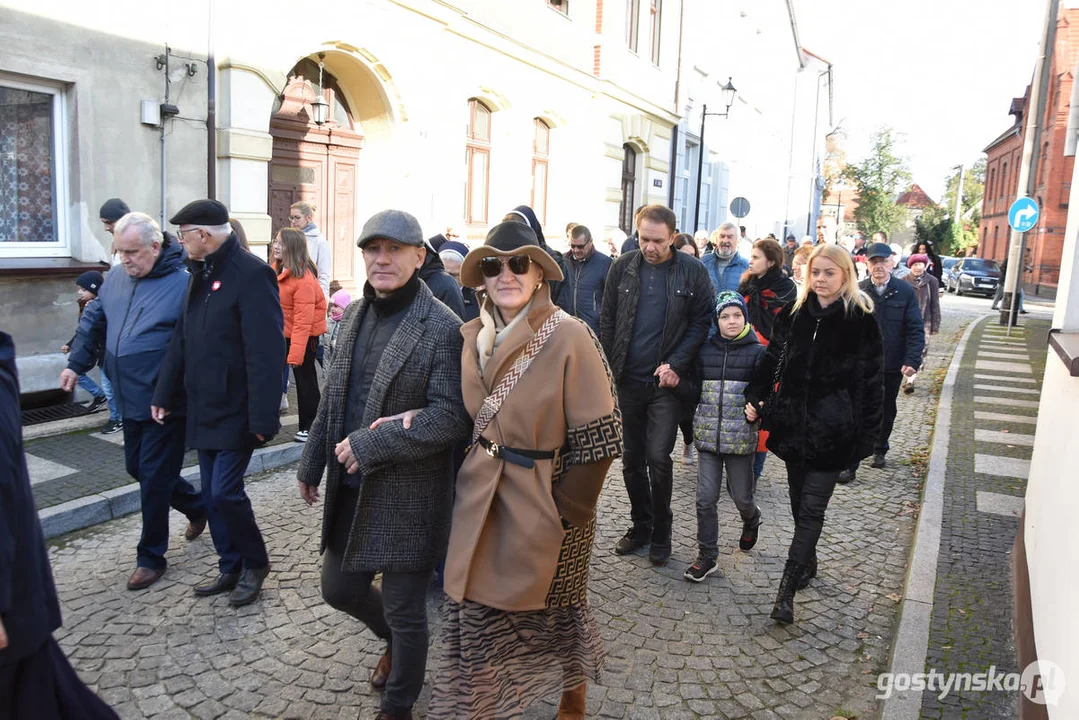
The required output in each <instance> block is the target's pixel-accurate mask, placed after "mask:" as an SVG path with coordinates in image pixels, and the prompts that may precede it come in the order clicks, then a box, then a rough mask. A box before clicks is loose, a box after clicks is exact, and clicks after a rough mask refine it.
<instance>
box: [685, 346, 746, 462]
mask: <svg viewBox="0 0 1079 720" xmlns="http://www.w3.org/2000/svg"><path fill="white" fill-rule="evenodd" d="M763 354H764V346H763V345H761V344H760V341H759V340H758V339H757V334H756V333H755V332H754V331H753V328H752V327H748V328H747V329H746V332H745V333H744V334H743V335H742V336H741V337H738V338H735V339H733V340H728V339H726V338H724V337H723V336H722V335H720V334H719V333H716V334H715V335H713V336H712V338H711V339H710V340H708V342H706V343H705V344H704V345H703V346H701V352H700V354H699V355H698V356H697V368H696V372H695V373H694V374H693V375H692V376H690V377H689V378H687V380H686V382H683V383H679V388H682V386H683V385H685V386H686V387H685V389H684V390H683V391H682V393H683V396H684V399H688V400H690V401H698V405H697V413H696V415H694V417H693V439H694V444H695V445H696V446H697V449H698V450H702V451H704V452H710V453H719V454H722V455H748V454H750V453H752V452H753V451H755V450H756V449H757V423H750V422H748V421H747V420H746V414H745V407H746V398H745V390H746V386H747V385H749V381H750V380H752V379H753V373H754V372H755V371H756V369H757V365H758V364H759V363H760V360H761V356H762V355H763Z"/></svg>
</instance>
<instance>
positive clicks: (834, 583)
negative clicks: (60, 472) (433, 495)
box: [35, 306, 974, 720]
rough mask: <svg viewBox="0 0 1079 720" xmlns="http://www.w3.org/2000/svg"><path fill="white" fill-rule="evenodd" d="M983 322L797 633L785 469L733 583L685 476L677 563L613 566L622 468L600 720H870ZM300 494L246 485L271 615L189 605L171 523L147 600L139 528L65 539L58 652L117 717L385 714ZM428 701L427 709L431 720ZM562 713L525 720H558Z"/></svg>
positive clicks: (541, 711)
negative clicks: (943, 402)
mask: <svg viewBox="0 0 1079 720" xmlns="http://www.w3.org/2000/svg"><path fill="white" fill-rule="evenodd" d="M946 307H947V306H946ZM972 317H974V314H973V313H972V312H971V311H970V310H969V309H967V308H965V307H960V308H959V309H958V310H955V311H952V310H949V309H946V314H945V320H944V327H943V330H942V332H941V334H940V335H939V336H938V337H937V338H936V339H935V342H934V344H933V347H932V350H931V353H930V360H929V367H928V368H927V370H926V372H925V373H924V374H923V377H922V380H921V381H920V382H921V383H922V384H921V387H920V388H919V390H918V392H917V393H916V394H915V395H911V396H907V395H902V396H901V397H900V414H899V417H898V419H897V423H896V429H895V432H894V435H893V450H892V452H891V453H890V455H889V465H888V467H887V468H885V469H884V470H874V469H871V468H869V467H868V466H865V467H863V469H862V470H860V472H859V474H858V479H857V480H856V481H855V482H854V483H853V484H851V485H849V486H844V487H839V488H837V491H836V494H835V497H834V498H833V500H832V504H831V507H830V509H829V516H828V518H827V520H826V523H825V529H824V535H823V536H822V539H821V543H820V559H821V567H820V576H819V577H818V579H816V580H815V581H814V582H813V583H812V584H811V585H810V587H809V588H808V589H806V590H805V591H803V592H800V593H799V594H798V597H797V601H796V623H795V624H794V625H792V626H789V627H782V626H777V625H775V624H774V623H772V621H770V620H769V619H768V613H769V612H770V610H771V605H772V600H773V599H774V596H775V591H776V588H777V586H778V583H779V578H780V575H781V574H782V569H783V563H784V560H785V557H786V549H787V545H788V543H789V541H790V537H791V532H792V529H793V528H792V522H791V520H790V518H789V505H788V501H787V489H786V482H785V475H784V472H783V468H782V464H781V463H780V462H779V461H778V460H777V459H776V458H774V457H772V458H769V460H768V464H767V466H766V468H765V474H764V478H763V479H762V481H761V485H760V488H759V504H760V505H761V508H762V510H763V513H764V523H765V524H764V526H763V527H762V531H761V537H760V541H759V542H758V544H757V546H756V547H755V548H754V549H753V550H752V551H750V552H748V553H743V552H741V551H739V550H738V549H737V537H738V534H739V531H740V527H741V523H740V521H739V519H738V518H737V514H736V512H735V511H734V509H733V506H732V504H731V503H730V502H728V501H727V500H726V499H724V500H722V501H721V504H720V521H721V526H720V527H721V536H720V542H721V554H720V558H719V564H720V568H721V571H722V573H721V574H717V575H714V576H712V577H711V578H709V580H708V581H706V582H704V583H702V584H700V585H696V584H692V583H689V582H687V581H686V580H684V579H683V577H682V572H683V571H684V569H685V568H686V566H688V565H689V563H691V562H692V561H693V559H694V558H695V556H696V542H695V531H696V522H695V510H694V506H695V503H694V497H695V495H694V493H695V482H696V481H695V476H696V469H695V468H693V467H689V468H687V467H683V466H682V465H681V464H680V463H678V462H677V461H676V465H675V490H674V513H675V533H674V555H673V557H672V560H671V562H670V564H669V565H668V566H667V567H665V568H661V569H654V568H652V567H651V565H650V564H649V563H648V561H647V558H646V557H644V556H630V557H617V556H615V555H613V554H612V553H611V548H612V547H613V545H614V543H615V541H616V540H617V539H618V538H619V537H620V536H621V535H622V533H623V532H624V531H625V528H626V526H627V525H628V517H629V503H628V500H627V498H626V493H625V489H624V487H623V485H622V480H621V468H620V465H619V464H617V463H616V464H615V465H614V467H612V470H611V473H610V476H609V478H608V482H607V485H606V487H605V488H604V491H603V494H602V496H601V499H600V506H599V511H598V518H599V522H598V531H597V545H596V550H595V553H594V554H593V562H592V577H591V583H590V591H591V594H590V597H591V603H592V606H593V609H594V612H595V614H596V617H597V620H598V621H599V623H600V626H601V628H602V634H603V636H604V639H605V641H606V646H607V649H608V653H609V659H608V663H607V668H606V671H605V672H604V676H603V681H602V683H601V684H600V685H598V686H595V687H590V688H589V695H588V698H589V699H588V712H589V716H590V717H592V716H596V717H611V718H663V719H664V720H667V719H677V718H745V717H752V718H758V719H764V718H830V717H832V716H834V715H838V714H843V715H846V716H851V717H853V716H857V717H860V718H869V717H874V716H875V715H876V714H877V713H878V712H879V708H878V701H877V700H876V698H875V696H876V694H877V692H878V691H877V688H876V678H877V674H878V673H880V672H882V671H883V670H884V669H885V668H886V667H887V663H888V656H889V651H890V648H891V644H892V636H893V632H894V630H895V627H896V624H897V608H898V605H897V603H898V601H899V600H900V599H901V596H900V593H901V592H902V587H903V584H904V581H905V579H906V563H907V558H908V552H909V549H910V545H911V541H912V536H913V529H914V523H915V518H916V512H917V507H918V502H919V499H920V481H921V475H922V474H923V472H924V465H923V464H922V461H923V460H924V457H925V452H926V448H927V445H928V441H929V433H930V425H931V416H932V407H933V406H934V405H935V398H934V397H933V396H932V395H931V393H930V392H929V390H930V386H931V385H932V384H933V382H932V381H933V370H934V368H939V367H940V366H942V365H944V364H946V363H947V361H948V360H949V358H950V355H951V351H952V348H953V347H954V345H955V343H956V341H957V339H958V337H959V335H960V333H961V330H962V328H963V327H964V326H965V325H966V323H968V322H969V321H970V320H971V319H972ZM98 442H100V441H98ZM680 453H681V446H680V445H679V447H678V448H676V450H675V455H676V457H677V456H679V455H680ZM911 458H913V459H914V460H913V462H912V460H911ZM294 478H295V476H294V474H293V472H292V471H291V470H290V469H284V470H281V471H278V472H273V473H268V474H265V475H263V476H259V477H257V478H253V479H252V480H253V482H252V483H251V484H250V485H249V492H250V494H251V497H252V501H253V503H254V507H255V513H256V517H257V518H258V521H259V524H260V526H261V527H262V528H263V531H264V533H265V535H266V539H267V544H268V546H269V550H270V555H271V563H272V565H273V568H274V571H273V572H272V573H271V575H270V577H269V579H268V581H267V585H266V590H265V592H264V595H263V597H262V599H261V600H260V601H259V602H258V603H256V604H254V605H252V606H249V607H246V608H242V609H240V610H233V609H231V608H229V607H228V605H227V603H226V602H225V599H224V598H220V597H219V598H214V599H209V600H199V599H196V598H195V597H194V596H193V595H192V593H191V588H192V587H193V586H194V585H195V584H198V583H199V582H201V581H203V580H204V579H205V578H207V577H210V576H212V575H213V573H214V567H215V556H214V553H213V549H212V546H211V545H210V542H209V539H208V538H202V539H199V540H196V541H195V542H193V543H185V542H184V541H183V540H182V539H180V532H181V529H182V527H183V522H182V518H180V517H179V516H178V515H177V516H175V517H174V520H175V522H174V523H173V531H174V532H173V535H174V538H175V539H176V542H175V543H174V545H173V548H172V550H171V551H170V553H169V560H170V568H169V571H168V573H167V574H166V576H165V578H164V579H163V580H162V581H161V582H160V583H159V584H158V585H156V586H154V587H152V588H150V589H149V590H147V591H145V592H141V593H132V592H128V591H127V590H125V589H123V583H124V581H125V579H126V576H127V574H128V573H129V572H130V569H131V567H132V565H133V562H134V547H135V544H136V542H137V539H138V532H139V520H138V518H137V517H128V518H122V519H119V520H115V521H111V522H108V523H105V524H102V525H99V526H97V527H95V528H92V529H89V530H84V531H82V532H80V533H76V534H73V535H69V536H65V537H63V538H59V539H57V540H55V541H54V542H53V544H52V546H51V553H50V554H51V559H52V562H53V571H54V574H55V576H56V579H57V587H58V590H59V592H60V596H61V602H62V605H63V610H64V618H65V627H64V628H63V629H62V630H61V631H60V632H59V633H58V637H59V639H60V642H61V644H62V645H63V647H64V649H65V651H67V652H68V653H69V654H70V657H71V658H72V661H73V663H74V664H75V666H76V668H77V669H78V670H79V671H80V673H81V674H82V676H83V677H84V678H85V679H86V681H87V682H89V683H90V684H91V685H93V686H94V687H95V688H96V689H97V690H98V691H99V692H100V694H101V695H102V697H104V698H105V699H106V700H107V701H108V702H110V703H112V704H113V705H114V706H116V707H117V709H118V711H119V712H120V714H121V715H122V716H123V717H124V718H142V717H152V718H189V717H198V718H216V717H225V718H247V717H285V718H293V717H295V718H357V717H368V716H370V715H373V714H374V711H375V709H376V708H377V702H378V698H377V696H376V695H375V694H374V693H372V692H371V690H370V688H369V686H368V684H367V680H368V678H369V676H370V672H371V669H372V668H373V666H374V663H375V661H376V660H377V658H378V655H379V654H380V653H381V647H380V644H379V641H377V639H376V638H375V637H374V636H373V635H372V634H371V633H370V632H368V631H367V630H366V629H364V628H363V627H362V626H361V625H360V624H358V623H356V622H355V621H353V620H352V619H350V618H348V617H347V616H345V615H343V614H342V613H338V612H336V611H334V610H332V609H330V608H329V607H327V606H326V605H325V604H324V603H323V602H322V601H321V598H320V595H319V580H318V577H319V563H320V561H319V558H318V556H317V537H318V527H319V523H320V521H321V508H316V509H311V508H307V507H306V506H305V505H304V504H303V503H302V502H301V501H300V500H299V498H298V496H297V491H296V489H295V479H294ZM35 489H36V488H35ZM440 605H441V594H440V593H439V592H438V591H436V590H434V589H432V592H431V594H430V595H429V603H428V606H429V610H430V614H431V618H432V630H433V635H432V636H433V638H434V639H435V640H434V643H433V647H432V651H431V658H432V661H431V662H430V663H429V665H428V677H429V679H430V675H431V670H432V669H433V667H434V662H435V659H436V658H437V656H438V652H439V645H438V637H439V632H438V628H439V626H440V623H441V620H440ZM428 693H429V689H425V691H424V694H423V695H422V696H421V699H420V703H419V705H418V707H417V712H418V715H419V716H420V717H422V715H423V710H424V708H425V706H426V702H427V697H428ZM556 700H557V698H551V699H550V700H549V701H548V702H547V703H541V704H540V705H539V706H538V707H535V708H533V709H532V710H530V712H529V713H528V714H527V715H526V717H528V718H549V717H551V716H553V715H554V703H555V702H556Z"/></svg>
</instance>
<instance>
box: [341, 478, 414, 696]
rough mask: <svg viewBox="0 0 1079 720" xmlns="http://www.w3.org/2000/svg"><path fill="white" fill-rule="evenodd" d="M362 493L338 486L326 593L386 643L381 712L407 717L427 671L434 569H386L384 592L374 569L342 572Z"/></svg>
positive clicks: (383, 576)
mask: <svg viewBox="0 0 1079 720" xmlns="http://www.w3.org/2000/svg"><path fill="white" fill-rule="evenodd" d="M358 497H359V489H357V488H352V487H349V486H347V485H342V486H341V487H340V489H339V490H338V493H337V499H336V503H335V507H334V512H333V519H332V521H331V525H330V534H329V537H328V538H327V541H326V551H325V552H324V553H323V554H322V597H323V599H324V600H325V601H326V603H327V604H328V605H329V606H330V607H332V608H335V609H337V610H340V611H342V612H345V613H348V614H349V615H351V616H352V617H354V618H356V619H357V620H359V621H360V622H362V623H363V624H364V625H366V626H367V627H368V628H370V629H371V632H373V633H374V634H375V635H377V636H378V637H379V638H381V639H382V640H385V641H386V643H387V646H388V648H389V650H390V654H391V656H392V658H393V660H392V663H391V668H390V676H389V678H388V679H387V680H386V690H385V692H384V693H383V695H382V711H383V712H386V713H389V714H391V715H404V714H405V713H407V712H409V711H410V710H411V709H412V706H413V705H414V704H415V703H416V698H418V697H419V695H420V691H421V690H422V689H423V679H424V675H425V673H426V672H427V646H428V641H429V633H428V626H427V588H428V586H429V585H430V583H431V573H432V571H431V570H420V571H416V572H383V573H382V590H381V591H380V590H379V589H378V588H376V587H374V585H373V584H372V583H373V581H374V579H375V573H374V572H373V571H371V572H356V573H351V572H344V571H342V569H341V563H342V560H343V558H344V554H345V548H346V547H347V545H348V537H349V531H350V530H351V528H352V521H353V518H354V516H355V513H356V502H357V498H358Z"/></svg>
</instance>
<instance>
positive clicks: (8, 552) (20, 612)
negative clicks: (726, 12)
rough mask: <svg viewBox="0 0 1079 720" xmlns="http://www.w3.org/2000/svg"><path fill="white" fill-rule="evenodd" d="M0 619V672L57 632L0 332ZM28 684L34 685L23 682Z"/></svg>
mask: <svg viewBox="0 0 1079 720" xmlns="http://www.w3.org/2000/svg"><path fill="white" fill-rule="evenodd" d="M0 618H2V619H3V622H4V631H5V632H6V633H7V637H8V646H7V648H6V649H4V650H0V666H2V665H7V664H9V663H14V662H16V661H18V660H19V659H20V658H24V657H26V656H27V655H29V654H31V653H32V652H34V651H35V650H37V649H38V648H39V647H41V644H42V643H44V642H45V641H46V640H47V639H48V638H49V636H50V635H51V634H52V632H53V630H55V629H56V628H58V627H60V605H59V604H58V603H57V602H56V586H55V585H53V582H52V570H51V569H50V568H49V556H48V554H47V553H46V552H45V537H44V535H43V534H42V532H41V523H40V522H39V521H38V517H37V510H36V509H35V508H34V496H33V494H32V493H31V491H30V473H29V472H27V469H26V455H25V454H23V445H22V419H21V418H20V416H19V377H18V374H17V372H16V370H15V344H14V343H13V342H12V341H11V336H10V335H8V334H7V333H3V332H0ZM27 682H32V681H27Z"/></svg>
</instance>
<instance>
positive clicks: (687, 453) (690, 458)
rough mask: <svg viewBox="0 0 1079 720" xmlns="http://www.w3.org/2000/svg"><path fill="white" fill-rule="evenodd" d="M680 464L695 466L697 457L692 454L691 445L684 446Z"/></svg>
mask: <svg viewBox="0 0 1079 720" xmlns="http://www.w3.org/2000/svg"><path fill="white" fill-rule="evenodd" d="M682 464H683V465H696V464H697V456H696V454H695V453H694V452H693V446H692V445H686V448H685V450H683V451H682Z"/></svg>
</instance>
